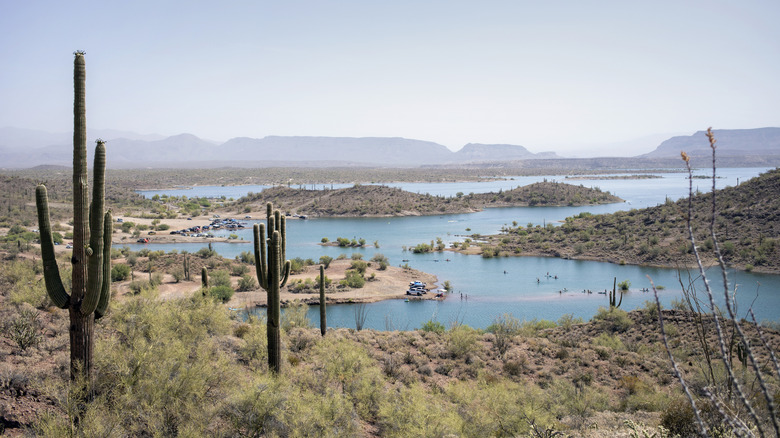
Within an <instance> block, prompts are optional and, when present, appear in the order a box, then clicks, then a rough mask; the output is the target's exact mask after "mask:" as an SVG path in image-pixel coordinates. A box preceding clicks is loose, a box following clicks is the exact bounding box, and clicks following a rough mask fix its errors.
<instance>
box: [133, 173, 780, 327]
mask: <svg viewBox="0 0 780 438" xmlns="http://www.w3.org/2000/svg"><path fill="white" fill-rule="evenodd" d="M763 170H765V169H722V170H719V174H721V175H726V178H724V179H723V180H718V187H721V186H722V185H725V184H726V183H728V184H729V185H733V184H735V183H736V178H739V180H740V181H746V180H747V179H748V178H749V177H751V176H755V175H757V174H758V173H760V172H761V171H763ZM534 178H536V177H534ZM540 178H544V177H540ZM547 178H548V179H555V178H557V179H558V180H561V179H562V177H561V176H550V177H547ZM667 179H668V181H667ZM697 182H698V183H699V185H700V186H701V187H700V189H701V190H702V191H704V190H706V186H707V185H709V184H710V182H709V181H708V180H695V181H694V187H696V183H697ZM574 183H582V184H583V185H586V186H589V185H590V184H591V183H592V184H593V185H594V186H599V187H600V188H601V189H602V190H609V191H611V192H612V193H613V194H616V195H617V196H620V197H622V198H623V199H626V200H627V202H625V203H619V204H610V205H602V206H585V207H513V208H495V209H486V210H484V211H482V212H478V213H470V214H455V215H441V216H421V217H392V218H313V219H309V220H305V221H301V220H291V221H288V246H287V254H288V257H289V258H294V257H301V258H304V259H307V258H311V259H314V260H315V261H316V260H318V259H319V257H320V256H322V255H329V256H331V257H333V258H336V257H338V256H339V255H340V254H346V255H347V256H349V255H351V253H352V252H360V253H362V254H363V258H364V259H370V258H371V257H372V256H373V255H374V254H375V253H382V254H384V255H385V256H387V257H388V258H389V260H390V263H391V264H392V265H395V266H399V265H401V264H404V263H408V264H409V265H410V266H411V267H412V268H415V269H419V270H422V271H425V272H429V273H432V274H435V275H437V276H438V278H439V281H440V282H444V281H445V280H447V281H450V283H451V284H452V286H453V288H454V292H453V293H452V294H449V295H448V296H447V297H446V299H445V300H443V301H421V302H415V301H413V302H404V300H387V301H381V302H377V303H370V304H366V305H365V306H366V311H367V318H366V322H365V325H364V327H366V328H372V329H377V330H386V329H400V330H403V329H415V328H419V327H420V326H421V325H422V324H423V323H424V322H426V321H429V320H436V321H439V322H442V323H443V324H445V325H449V324H450V323H464V324H467V325H469V326H472V327H475V328H485V327H487V326H488V325H490V324H491V322H492V321H493V319H494V318H496V317H498V316H501V315H502V314H504V313H509V314H512V315H513V316H515V317H516V318H519V319H521V320H522V319H525V320H532V319H548V320H557V319H558V318H560V317H561V316H562V315H564V314H572V315H574V316H575V317H581V318H583V319H585V320H587V319H590V318H591V317H592V316H593V315H594V314H595V313H596V312H597V310H598V308H599V307H600V306H607V304H608V303H607V297H606V295H600V294H598V293H597V291H603V290H604V289H607V288H608V289H610V290H611V288H612V282H613V278H615V277H617V281H618V282H620V281H624V280H629V281H630V282H631V288H630V290H629V292H628V293H627V294H626V295H625V296H624V298H623V304H622V306H621V308H622V309H624V310H632V309H636V308H640V307H643V306H644V303H645V301H648V300H652V299H653V298H652V294H651V293H645V292H641V291H640V289H643V288H650V281H649V280H648V278H647V276H650V277H651V278H652V279H653V281H654V282H655V284H656V285H662V286H664V289H663V290H661V291H659V293H660V298H661V302H662V304H663V305H664V306H665V307H669V306H670V305H671V302H672V300H673V299H679V298H680V296H681V290H682V288H681V286H680V281H679V279H678V275H679V274H681V275H682V278H683V280H684V283H685V284H687V283H688V281H689V280H688V273H687V272H682V273H679V272H678V271H677V270H675V269H663V268H650V267H642V266H620V265H615V264H610V263H603V262H592V261H576V260H563V259H557V258H546V257H509V258H492V259H484V258H482V257H480V256H464V255H460V254H456V253H452V252H449V251H445V252H441V253H428V254H413V253H412V252H411V251H404V250H403V247H404V246H406V247H407V248H408V247H414V246H415V245H417V244H418V243H422V242H430V241H431V240H432V239H436V238H437V237H440V238H442V240H443V241H444V242H445V244H447V245H449V243H451V242H454V241H462V240H463V239H464V236H465V235H469V234H473V233H479V234H492V233H496V232H498V231H499V230H500V229H501V227H502V226H504V225H506V224H511V223H512V222H515V221H516V222H517V223H519V224H522V225H526V224H528V223H532V224H534V225H536V224H539V225H541V224H544V223H558V222H559V221H561V220H563V219H564V218H565V217H568V216H572V215H575V214H578V213H580V212H582V211H589V212H591V213H594V214H598V213H609V212H614V211H617V210H624V209H630V208H639V207H641V206H649V205H657V204H659V203H662V202H664V200H665V199H666V197H667V196H668V197H670V198H672V199H678V198H679V197H681V196H684V195H685V194H686V193H687V179H685V177H684V176H682V174H665V175H664V178H661V179H650V180H606V181H605V180H598V181H597V180H593V181H576V182H574ZM473 184H498V183H497V182H489V183H431V184H417V185H415V186H414V187H415V188H416V189H418V190H419V191H421V193H423V192H426V191H425V190H430V191H431V192H435V191H437V190H439V191H443V190H445V189H446V190H454V189H457V191H464V193H468V192H466V191H465V190H464V188H465V189H466V190H468V188H467V185H473ZM501 184H511V187H515V186H517V185H524V184H525V182H520V181H518V180H514V181H511V180H507V181H504V182H501ZM678 186H683V187H682V188H679V187H678ZM477 187H482V186H477ZM507 187H508V188H511V187H510V186H507ZM410 188H411V187H410ZM483 190H484V191H493V189H484V188H483ZM675 190H676V191H675ZM410 191H412V190H410ZM413 191H417V190H413ZM470 191H474V192H475V193H476V190H470ZM426 193H428V192H426ZM456 193H457V192H456ZM168 194H171V193H170V192H168ZM432 194H436V193H432ZM187 196H190V195H187ZM638 204H639V205H638ZM467 228H468V229H470V230H469V231H467V230H466V229H467ZM233 232H234V233H236V234H238V235H239V237H240V238H241V239H244V240H245V241H246V242H251V239H252V236H251V229H249V228H248V229H246V230H240V231H238V232H235V231H233ZM323 237H328V238H329V239H330V240H335V239H336V238H337V237H347V238H350V239H352V238H357V239H360V238H364V239H365V240H366V241H367V242H368V245H369V246H368V247H366V248H360V249H351V248H338V247H330V246H321V245H320V244H319V242H320V240H321V239H322V238H323ZM374 241H377V242H378V243H379V246H380V247H379V248H378V249H377V248H374V247H372V246H370V245H371V244H372V243H373V242H374ZM206 245H207V244H206V243H186V244H185V243H176V244H156V245H143V244H128V245H126V246H128V247H130V249H132V250H135V251H137V250H139V249H141V248H143V247H148V248H150V249H152V250H158V249H159V250H164V251H166V252H167V251H171V250H173V249H176V250H178V251H181V250H186V251H189V252H196V251H197V250H198V249H200V248H202V247H204V246H206ZM120 246H121V245H120ZM213 247H214V249H215V250H216V251H217V252H218V253H219V254H220V255H222V256H223V257H228V258H233V257H235V256H236V255H238V254H240V253H241V252H242V251H251V248H252V246H251V244H249V243H245V244H241V243H214V244H213ZM447 259H449V260H450V261H447ZM402 260H409V261H408V262H402ZM711 271H712V273H711V274H710V275H709V278H710V281H711V282H712V284H713V288H714V289H715V291H717V295H716V302H718V303H721V304H722V302H723V294H722V285H719V282H720V275H719V274H718V273H717V272H716V271H715V270H714V269H713V270H711ZM504 272H506V273H504ZM547 273H549V274H550V277H547V276H546V275H547ZM326 275H327V272H326ZM556 275H557V276H558V279H555V278H554V276H556ZM692 275H693V277H694V278H695V277H696V276H697V275H698V273H693V274H692ZM537 278H538V279H539V281H538V282H537ZM729 281H730V284H731V286H732V289H733V287H734V285H736V289H737V297H738V300H739V303H740V310H741V311H742V312H744V311H746V310H747V308H748V306H750V305H751V304H752V306H753V309H754V311H755V312H756V316H757V318H758V319H759V321H761V320H772V321H780V276H777V275H765V274H756V273H747V272H731V273H730V277H729ZM698 286H699V288H700V289H701V283H700V282H699V283H698ZM588 289H590V290H591V291H592V293H591V294H588V293H587V292H586V293H582V292H581V291H582V290H586V291H587V290H588ZM559 291H560V293H559ZM461 294H463V298H462V299H461ZM356 307H357V306H355V305H331V306H328V325H329V326H331V327H353V328H354V327H355V311H356ZM258 311H259V312H261V313H262V312H264V309H258ZM740 316H743V313H741V314H740ZM309 318H310V319H311V321H312V322H314V323H315V324H316V322H317V321H318V320H319V316H318V309H317V307H316V306H311V308H310V314H309Z"/></svg>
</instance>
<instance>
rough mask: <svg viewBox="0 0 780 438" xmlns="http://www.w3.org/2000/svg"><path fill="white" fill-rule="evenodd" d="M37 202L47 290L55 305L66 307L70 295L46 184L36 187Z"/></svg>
mask: <svg viewBox="0 0 780 438" xmlns="http://www.w3.org/2000/svg"><path fill="white" fill-rule="evenodd" d="M35 203H36V206H37V207H38V229H39V230H40V233H41V234H40V236H41V256H42V259H43V278H44V281H45V283H46V292H47V293H48V295H49V298H51V300H52V302H53V303H54V305H55V306H57V307H59V308H60V309H65V308H66V307H68V305H69V304H70V295H68V293H67V292H66V291H65V286H63V284H62V278H61V277H60V268H59V266H57V258H56V256H55V255H54V242H53V240H52V236H51V223H50V222H49V200H48V196H47V195H46V186H44V185H43V184H41V185H39V186H38V187H37V188H36V189H35Z"/></svg>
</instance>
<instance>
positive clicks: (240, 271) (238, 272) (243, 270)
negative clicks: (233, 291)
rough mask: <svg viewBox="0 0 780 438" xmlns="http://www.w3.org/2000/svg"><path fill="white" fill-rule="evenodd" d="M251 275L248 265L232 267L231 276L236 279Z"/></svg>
mask: <svg viewBox="0 0 780 438" xmlns="http://www.w3.org/2000/svg"><path fill="white" fill-rule="evenodd" d="M248 273H249V266H247V265H243V264H241V265H230V275H232V276H234V277H240V276H242V275H246V274H248Z"/></svg>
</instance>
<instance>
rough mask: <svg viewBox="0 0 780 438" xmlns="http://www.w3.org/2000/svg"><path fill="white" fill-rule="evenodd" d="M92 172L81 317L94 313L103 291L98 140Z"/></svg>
mask: <svg viewBox="0 0 780 438" xmlns="http://www.w3.org/2000/svg"><path fill="white" fill-rule="evenodd" d="M94 172H95V178H94V181H93V184H92V203H91V205H90V210H89V230H90V239H89V248H90V250H91V251H88V253H89V252H91V254H90V255H89V259H88V260H89V261H88V265H87V293H86V294H85V295H84V300H83V301H82V304H81V309H80V311H81V314H82V315H89V314H90V313H92V312H94V311H95V309H96V308H97V305H98V302H100V296H101V293H102V289H103V270H104V269H103V256H104V253H103V246H104V245H103V233H104V230H103V219H104V217H103V214H104V213H103V208H104V203H105V186H106V145H105V143H104V142H103V140H98V141H97V147H96V148H95V165H94ZM109 251H110V243H109ZM109 255H110V253H109ZM109 259H110V257H109ZM109 263H110V260H109Z"/></svg>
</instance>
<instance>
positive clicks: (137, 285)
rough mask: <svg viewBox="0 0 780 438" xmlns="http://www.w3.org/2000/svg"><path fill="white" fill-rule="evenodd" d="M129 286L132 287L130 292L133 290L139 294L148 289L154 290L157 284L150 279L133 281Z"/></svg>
mask: <svg viewBox="0 0 780 438" xmlns="http://www.w3.org/2000/svg"><path fill="white" fill-rule="evenodd" d="M128 287H129V288H130V292H132V293H133V294H135V295H139V294H142V293H143V292H147V291H153V290H155V289H156V288H157V286H155V285H154V284H152V283H151V282H150V281H148V280H135V281H131V282H130V284H129V285H128Z"/></svg>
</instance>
